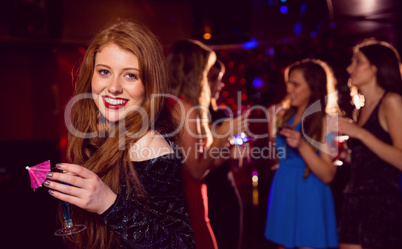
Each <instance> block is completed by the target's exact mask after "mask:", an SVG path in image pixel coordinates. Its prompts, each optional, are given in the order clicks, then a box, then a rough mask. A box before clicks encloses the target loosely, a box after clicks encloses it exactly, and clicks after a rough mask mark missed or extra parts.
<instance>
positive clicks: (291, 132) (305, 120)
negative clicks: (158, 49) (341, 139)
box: [265, 59, 338, 248]
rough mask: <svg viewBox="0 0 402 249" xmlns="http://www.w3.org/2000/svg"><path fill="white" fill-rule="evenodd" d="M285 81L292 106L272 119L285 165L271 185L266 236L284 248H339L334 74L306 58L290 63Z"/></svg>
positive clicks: (273, 132) (282, 161) (280, 156)
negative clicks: (331, 117)
mask: <svg viewBox="0 0 402 249" xmlns="http://www.w3.org/2000/svg"><path fill="white" fill-rule="evenodd" d="M285 81H286V83H287V93H288V99H287V101H288V102H289V103H288V104H289V108H286V109H282V110H281V109H277V110H274V113H275V114H281V115H273V116H271V118H274V120H270V122H269V123H270V126H271V127H269V130H270V135H271V134H275V133H276V130H277V129H278V134H279V135H278V136H277V137H276V147H277V152H278V154H277V156H278V158H279V167H278V168H277V170H276V172H275V175H274V178H273V180H272V185H271V188H270V193H269V198H268V210H267V221H266V227H265V237H266V239H268V240H270V241H272V242H273V243H275V244H277V245H278V248H333V247H337V246H338V238H337V225H336V218H335V210H334V203H333V197H332V192H331V188H330V186H329V183H331V181H332V180H333V178H334V176H335V173H336V167H335V166H334V165H333V163H332V156H331V155H333V152H334V151H333V150H331V146H330V145H331V144H330V143H328V142H326V141H328V140H330V139H329V137H330V136H328V135H327V134H329V135H330V134H333V133H330V132H329V131H330V130H331V129H328V127H329V125H330V124H332V123H334V122H331V121H329V120H328V118H327V117H328V115H327V112H329V111H330V110H331V108H332V110H337V105H336V92H335V91H334V89H335V87H334V84H335V80H334V77H333V73H332V70H331V69H330V67H329V66H328V65H327V64H326V63H325V62H323V61H321V60H316V59H304V60H301V61H297V62H295V63H293V64H292V65H290V66H289V67H287V69H286V71H285ZM271 110H273V109H271ZM276 118H278V119H277V120H276ZM279 124H282V125H279ZM271 137H272V136H271ZM331 152H332V153H331Z"/></svg>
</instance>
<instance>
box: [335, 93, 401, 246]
mask: <svg viewBox="0 0 402 249" xmlns="http://www.w3.org/2000/svg"><path fill="white" fill-rule="evenodd" d="M385 95H386V94H384V96H385ZM384 96H383V97H382V98H381V100H380V101H379V103H378V104H377V106H376V107H375V109H374V110H373V112H372V114H371V116H370V117H369V119H368V120H367V122H366V123H365V124H364V125H363V128H364V129H366V130H367V131H369V132H371V133H372V134H373V135H374V136H376V137H377V138H378V139H380V140H381V141H383V142H385V143H387V144H392V139H391V137H390V135H389V133H387V132H386V131H385V130H384V129H383V128H382V127H381V125H380V123H379V119H378V110H379V107H380V105H381V102H382V99H383V98H384ZM349 146H350V148H351V149H352V160H351V165H350V170H351V171H350V179H349V182H348V184H347V185H346V188H345V191H344V194H345V195H344V196H345V199H344V204H343V209H342V216H341V221H340V226H339V240H340V242H341V243H347V244H360V245H362V246H363V248H402V198H401V195H400V186H399V174H400V171H399V170H398V169H397V168H395V167H393V166H392V165H390V164H389V163H387V162H385V161H383V160H382V159H380V158H379V157H378V156H377V155H376V154H374V153H373V152H372V151H371V150H370V149H369V148H367V147H366V146H365V145H364V144H363V143H362V142H361V141H360V140H358V139H350V144H349Z"/></svg>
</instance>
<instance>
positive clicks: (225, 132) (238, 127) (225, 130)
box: [212, 114, 248, 138]
mask: <svg viewBox="0 0 402 249" xmlns="http://www.w3.org/2000/svg"><path fill="white" fill-rule="evenodd" d="M247 127H248V124H247V115H246V114H242V115H240V116H237V117H236V118H234V119H232V118H227V119H225V120H224V121H223V122H222V124H221V125H220V126H219V127H212V133H213V136H214V138H222V137H225V138H227V137H230V136H234V135H236V134H239V133H241V132H244V131H246V129H247Z"/></svg>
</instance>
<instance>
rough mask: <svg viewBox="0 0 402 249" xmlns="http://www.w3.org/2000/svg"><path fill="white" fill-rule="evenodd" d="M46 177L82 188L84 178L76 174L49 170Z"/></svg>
mask: <svg viewBox="0 0 402 249" xmlns="http://www.w3.org/2000/svg"><path fill="white" fill-rule="evenodd" d="M46 177H47V178H48V179H51V180H53V181H59V182H62V183H64V185H66V184H70V185H72V186H76V187H79V188H82V187H83V186H84V178H81V177H80V176H78V175H72V174H69V173H59V172H49V173H48V174H47V175H46Z"/></svg>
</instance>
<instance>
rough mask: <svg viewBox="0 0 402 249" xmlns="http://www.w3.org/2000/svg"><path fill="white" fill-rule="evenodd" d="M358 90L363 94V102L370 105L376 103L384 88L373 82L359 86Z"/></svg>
mask: <svg viewBox="0 0 402 249" xmlns="http://www.w3.org/2000/svg"><path fill="white" fill-rule="evenodd" d="M359 92H360V93H361V94H362V95H363V96H364V104H365V105H371V104H373V103H376V102H377V101H378V100H379V99H380V98H381V97H382V96H383V95H384V93H385V89H384V88H382V87H381V86H379V85H378V84H375V85H371V86H370V85H368V86H365V87H361V88H360V89H359Z"/></svg>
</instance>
